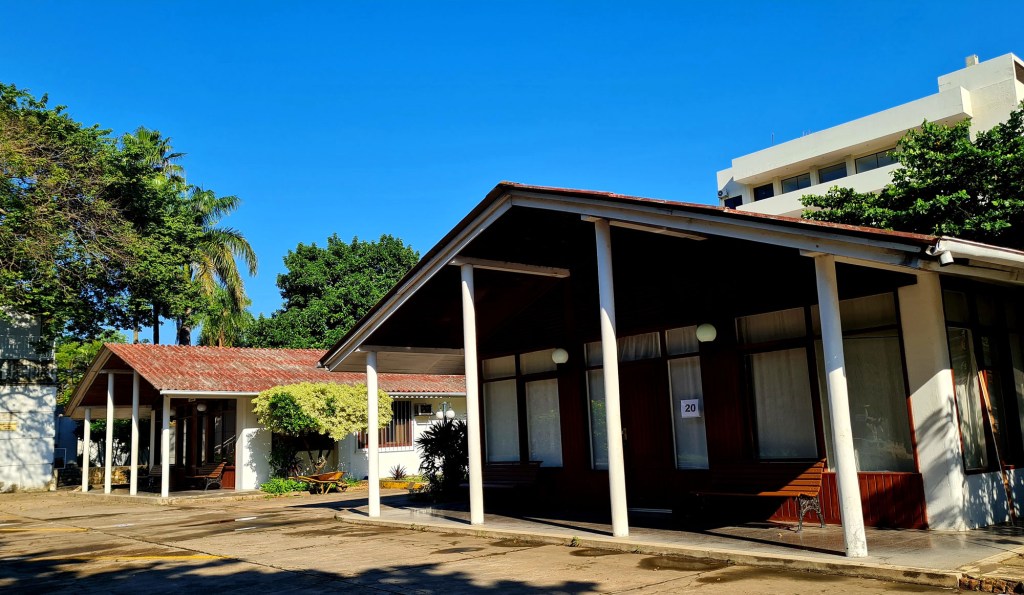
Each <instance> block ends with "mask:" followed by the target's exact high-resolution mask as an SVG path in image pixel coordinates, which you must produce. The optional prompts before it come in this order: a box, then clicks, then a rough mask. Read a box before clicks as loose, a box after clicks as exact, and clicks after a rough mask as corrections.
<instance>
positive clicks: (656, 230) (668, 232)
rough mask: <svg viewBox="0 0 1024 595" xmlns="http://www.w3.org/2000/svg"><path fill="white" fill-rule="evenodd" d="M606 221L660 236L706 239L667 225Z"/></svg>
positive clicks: (696, 239) (612, 224) (614, 225)
mask: <svg viewBox="0 0 1024 595" xmlns="http://www.w3.org/2000/svg"><path fill="white" fill-rule="evenodd" d="M583 219H584V221H587V220H591V219H592V218H587V217H584V218H583ZM591 222H593V221H591ZM608 223H609V224H610V225H611V226H612V227H621V228H623V229H635V230H637V231H645V232H648V233H653V234H657V235H662V236H671V237H673V238H681V239H684V240H695V241H698V242H699V241H701V240H706V239H708V238H707V236H704V235H700V234H696V233H686V232H683V231H678V230H675V229H669V228H667V227H663V226H658V225H641V224H639V223H630V222H628V221H609V222H608Z"/></svg>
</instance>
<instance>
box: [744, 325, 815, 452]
mask: <svg viewBox="0 0 1024 595" xmlns="http://www.w3.org/2000/svg"><path fill="white" fill-rule="evenodd" d="M804 314H805V311H804V309H803V308H793V309H789V310H781V311H778V312H768V313H765V314H755V315H752V316H742V317H740V318H737V319H736V331H737V335H738V338H739V340H740V343H741V344H745V349H746V350H747V351H748V353H747V355H746V358H745V359H746V364H747V372H748V376H749V385H750V390H751V392H752V397H753V401H754V423H755V427H756V434H757V450H758V454H759V456H760V458H761V459H764V460H784V459H814V458H817V457H818V444H817V438H816V430H815V415H814V399H813V395H812V393H811V383H810V374H809V370H808V366H807V339H806V335H807V326H806V322H805V317H804Z"/></svg>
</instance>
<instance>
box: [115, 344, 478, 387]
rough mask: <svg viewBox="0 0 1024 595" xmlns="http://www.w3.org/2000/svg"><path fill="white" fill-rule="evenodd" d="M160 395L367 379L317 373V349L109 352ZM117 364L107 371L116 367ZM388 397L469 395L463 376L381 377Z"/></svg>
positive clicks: (136, 348) (139, 348) (121, 348)
mask: <svg viewBox="0 0 1024 595" xmlns="http://www.w3.org/2000/svg"><path fill="white" fill-rule="evenodd" d="M105 347H106V348H107V349H109V350H110V351H111V353H113V355H115V356H116V357H117V358H120V359H121V360H122V361H123V362H124V363H125V364H127V366H128V367H130V368H132V369H134V370H135V371H137V372H138V373H139V375H140V376H142V377H143V378H145V379H146V381H147V382H149V383H150V384H152V385H153V387H154V388H156V389H157V390H158V391H164V390H171V391H224V392H260V391H263V390H266V389H268V388H272V387H274V386H278V385H282V384H295V383H298V382H332V383H337V384H355V383H360V382H366V375H365V374H358V373H355V372H334V373H332V372H328V371H327V370H325V369H323V368H318V367H317V363H318V361H319V359H320V356H322V355H323V352H322V351H318V350H315V349H248V348H239V347H196V346H186V345H148V344H136V345H124V344H117V343H108V344H107V345H106V346H105ZM112 363H113V362H110V363H108V366H110V367H113V366H112V365H110V364H112ZM378 380H379V383H380V388H381V389H382V390H384V391H385V392H387V393H423V394H431V393H437V394H444V393H465V392H466V381H465V378H464V377H463V376H449V375H431V374H381V375H380V376H379V378H378Z"/></svg>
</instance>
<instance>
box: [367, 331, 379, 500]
mask: <svg viewBox="0 0 1024 595" xmlns="http://www.w3.org/2000/svg"><path fill="white" fill-rule="evenodd" d="M377 405H378V398H377V353H376V352H373V351H371V352H370V353H367V354H366V407H367V409H366V411H367V413H366V418H367V428H366V452H367V454H368V455H369V459H370V469H369V471H368V472H367V474H366V475H367V477H368V478H369V480H370V499H369V504H370V516H372V517H379V516H380V428H379V427H378V426H379V419H380V416H379V412H378V411H377Z"/></svg>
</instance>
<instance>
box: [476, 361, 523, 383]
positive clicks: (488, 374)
mask: <svg viewBox="0 0 1024 595" xmlns="http://www.w3.org/2000/svg"><path fill="white" fill-rule="evenodd" d="M515 375H516V357H515V356H514V355H507V356H505V357H496V358H493V359H485V360H484V365H483V377H484V380H490V379H491V378H508V377H510V376H515Z"/></svg>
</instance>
